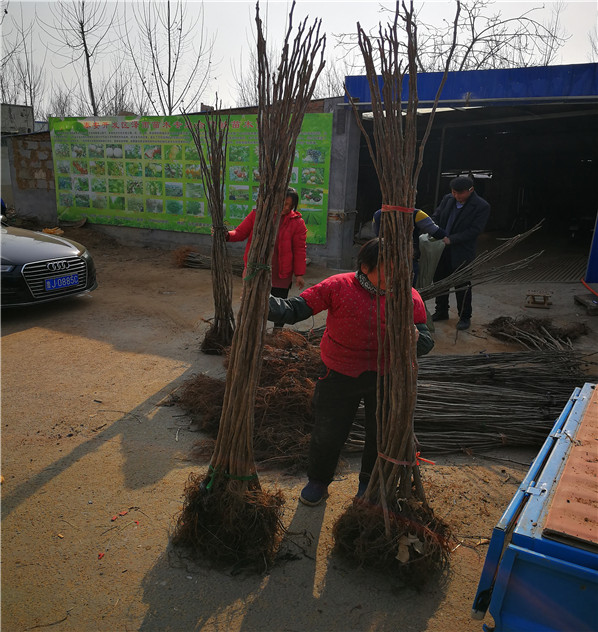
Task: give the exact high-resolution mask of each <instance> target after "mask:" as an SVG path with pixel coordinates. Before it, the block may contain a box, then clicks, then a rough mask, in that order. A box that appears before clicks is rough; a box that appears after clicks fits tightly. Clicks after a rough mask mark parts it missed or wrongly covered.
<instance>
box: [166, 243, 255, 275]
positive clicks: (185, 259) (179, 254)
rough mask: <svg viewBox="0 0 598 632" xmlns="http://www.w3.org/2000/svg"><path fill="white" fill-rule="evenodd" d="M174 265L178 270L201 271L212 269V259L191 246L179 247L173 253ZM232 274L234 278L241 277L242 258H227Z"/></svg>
mask: <svg viewBox="0 0 598 632" xmlns="http://www.w3.org/2000/svg"><path fill="white" fill-rule="evenodd" d="M172 255H173V258H174V262H175V264H176V265H177V266H178V267H179V268H200V269H203V270H211V269H212V257H209V256H208V255H202V254H200V253H199V252H197V251H196V250H194V249H193V247H192V246H181V247H180V248H177V249H176V250H175V251H174V252H173V253H172ZM229 261H230V266H231V269H232V273H233V274H234V275H236V276H242V275H243V269H244V268H245V264H244V263H243V258H242V257H229Z"/></svg>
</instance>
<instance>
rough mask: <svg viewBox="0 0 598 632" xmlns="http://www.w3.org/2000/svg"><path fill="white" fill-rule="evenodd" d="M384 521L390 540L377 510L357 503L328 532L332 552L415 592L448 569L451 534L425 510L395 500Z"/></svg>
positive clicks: (357, 501) (410, 503)
mask: <svg viewBox="0 0 598 632" xmlns="http://www.w3.org/2000/svg"><path fill="white" fill-rule="evenodd" d="M388 520H389V524H390V537H389V536H388V535H387V533H386V526H385V519H384V513H383V511H382V508H381V507H380V506H373V505H371V504H369V503H367V502H366V501H364V500H358V499H356V500H355V501H354V502H353V504H352V505H351V506H350V507H348V508H347V510H346V511H345V513H344V514H343V515H342V516H341V517H340V518H339V519H338V520H337V522H336V523H335V525H334V527H333V536H334V540H335V543H334V552H335V553H338V554H339V555H341V556H342V557H344V558H346V559H348V560H349V561H351V562H354V563H356V564H357V565H358V566H363V567H366V568H372V569H376V570H380V571H384V572H389V573H392V575H393V577H396V578H399V579H402V580H404V581H405V582H409V584H410V585H412V586H415V587H421V586H423V585H424V584H425V583H426V582H427V581H428V580H429V579H431V578H432V577H433V576H434V575H436V574H437V573H438V572H440V571H442V570H445V569H446V568H447V566H448V561H449V553H450V546H449V540H450V538H451V535H450V529H449V527H448V525H447V524H446V523H444V522H443V521H442V520H440V519H439V518H436V517H435V516H434V512H433V511H432V509H431V508H430V507H428V506H424V505H423V504H422V503H421V502H419V501H417V500H415V499H410V500H409V501H400V502H399V503H398V504H397V506H395V507H394V510H392V511H390V510H389V513H388Z"/></svg>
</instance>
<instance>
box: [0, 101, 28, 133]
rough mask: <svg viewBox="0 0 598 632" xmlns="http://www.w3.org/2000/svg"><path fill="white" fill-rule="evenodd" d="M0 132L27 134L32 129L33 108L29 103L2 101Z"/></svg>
mask: <svg viewBox="0 0 598 632" xmlns="http://www.w3.org/2000/svg"><path fill="white" fill-rule="evenodd" d="M1 112H2V116H1V117H0V131H1V132H2V134H28V133H30V132H33V131H34V121H33V108H32V107H31V106H30V105H12V104H10V103H2V109H1Z"/></svg>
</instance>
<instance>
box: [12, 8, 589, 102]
mask: <svg viewBox="0 0 598 632" xmlns="http://www.w3.org/2000/svg"><path fill="white" fill-rule="evenodd" d="M125 3H126V4H130V3H128V2H126V0H125V2H123V0H121V2H120V5H121V6H122V5H123V4H125ZM21 4H22V6H23V7H24V17H25V21H27V20H29V19H31V18H30V17H29V16H32V15H33V9H35V11H36V12H37V13H38V15H39V16H40V17H41V18H42V19H45V20H47V21H48V22H51V21H52V14H51V10H50V6H51V4H52V3H51V2H27V1H25V2H23V3H18V2H15V1H14V0H10V1H9V5H8V6H9V12H10V14H12V15H14V16H18V14H19V13H18V12H19V8H20V6H21ZM203 4H204V15H205V28H206V32H207V33H208V35H210V36H211V35H214V36H215V47H214V62H215V64H214V67H213V69H212V73H211V78H212V80H211V82H210V84H209V86H208V88H207V90H206V92H205V93H204V95H203V97H202V101H203V102H204V103H207V104H213V103H214V102H215V93H216V92H217V93H218V98H219V99H221V100H222V101H223V105H224V106H234V105H235V98H236V89H235V80H234V73H237V74H238V72H239V69H240V68H241V60H242V59H243V60H247V59H248V56H249V51H250V50H251V49H254V48H255V44H254V33H255V4H256V3H255V1H254V0H251V1H228V0H206V1H205V2H204V3H203ZM381 4H384V6H386V7H390V8H392V7H394V3H393V2H385V3H380V2H377V1H373V0H369V1H360V2H350V1H347V0H326V1H310V0H298V1H297V6H296V8H295V23H298V22H299V21H300V20H302V19H303V18H305V17H306V16H309V23H311V22H312V21H313V20H314V19H316V18H321V19H322V28H323V30H324V31H325V32H326V33H327V58H330V57H331V56H334V55H336V54H338V52H339V50H340V49H339V48H338V47H337V46H336V39H335V37H334V35H337V34H340V33H355V32H356V23H357V22H358V21H359V22H360V23H361V25H362V27H363V28H364V29H366V31H367V30H369V29H370V28H372V27H375V26H376V25H377V24H378V23H379V22H380V20H381V19H382V20H383V21H386V15H388V14H386V15H383V14H381V13H380V6H381ZM554 4H555V3H554V2H550V0H548V1H544V2H542V1H540V2H528V1H525V0H524V1H521V0H518V1H516V2H504V1H503V2H495V3H494V4H493V5H492V7H493V11H494V12H498V11H500V12H502V13H503V16H504V17H508V16H510V17H513V16H518V15H521V14H522V13H524V12H525V11H528V10H530V9H532V8H534V7H538V8H539V10H538V11H536V12H534V13H533V14H532V15H533V17H534V18H535V19H537V20H539V21H549V20H550V17H551V12H552V11H551V10H552V7H553V6H554ZM563 4H564V7H565V8H564V11H563V13H562V17H561V23H562V26H563V28H564V30H565V31H566V33H567V35H569V36H570V38H569V41H568V42H567V44H566V45H565V46H564V48H563V49H561V51H559V53H558V57H557V60H556V62H555V63H561V64H570V63H588V62H589V61H590V57H589V54H590V44H589V38H588V34H589V33H590V31H591V30H592V29H595V28H596V22H597V19H598V8H597V5H598V3H597V2H596V0H587V1H585V0H582V1H565V2H563ZM188 5H189V9H190V11H191V12H192V13H197V12H198V11H199V7H200V6H201V3H200V2H196V1H194V0H189V1H188ZM416 6H418V7H422V6H423V8H422V9H421V10H422V14H421V17H422V19H423V20H424V21H425V22H433V23H435V24H439V23H440V21H441V20H443V19H444V20H448V21H452V16H453V15H454V10H455V3H454V1H453V0H432V1H428V2H425V3H421V2H417V3H416ZM542 7H543V8H542ZM290 8H291V2H287V1H286V0H270V1H265V0H262V2H261V3H260V15H261V17H262V21H263V23H264V25H265V27H266V30H267V32H266V37H267V41H268V45H269V46H270V44H281V43H282V41H283V38H284V33H285V30H286V22H287V19H288V14H289V11H290ZM4 27H5V28H6V23H5V25H4ZM47 39H48V36H47V35H46V34H44V33H40V38H39V40H36V41H39V43H40V46H41V42H42V41H43V40H47ZM46 59H47V61H46V63H47V64H51V63H52V60H53V59H55V56H52V55H50V56H49V57H48V58H46ZM57 61H58V63H60V60H57ZM51 70H53V76H52V80H53V81H57V80H59V76H60V73H62V72H64V73H66V74H68V69H65V70H57V69H52V68H51ZM77 72H78V73H79V76H81V72H82V69H81V68H78V69H77Z"/></svg>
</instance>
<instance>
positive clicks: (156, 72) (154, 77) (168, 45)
mask: <svg viewBox="0 0 598 632" xmlns="http://www.w3.org/2000/svg"><path fill="white" fill-rule="evenodd" d="M133 16H134V21H135V22H136V24H137V26H138V28H139V31H140V32H139V36H138V40H137V41H134V40H133V39H131V37H130V35H129V31H128V29H127V30H126V31H125V34H124V35H123V39H124V41H125V42H126V48H127V51H128V53H129V56H130V58H131V60H132V63H133V67H134V69H135V73H136V74H137V76H138V77H139V79H140V81H141V86H142V89H143V91H144V93H145V96H146V98H147V100H148V101H149V102H150V103H151V109H152V111H153V112H154V113H155V114H157V115H171V114H173V113H175V112H176V111H179V110H182V109H184V110H185V111H188V112H192V111H193V110H194V109H196V108H197V104H198V102H199V100H200V98H201V95H202V93H203V92H204V90H205V88H206V86H207V84H208V81H209V78H210V71H211V67H212V50H213V46H214V39H213V38H212V39H208V38H207V36H206V32H205V28H204V14H203V4H202V5H201V11H200V15H199V17H198V18H197V19H195V20H194V21H192V22H190V21H189V19H188V14H187V7H186V5H185V4H184V3H183V0H176V1H175V2H171V0H167V1H166V2H159V3H156V2H144V3H141V4H140V5H139V4H133ZM188 60H191V61H188Z"/></svg>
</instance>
